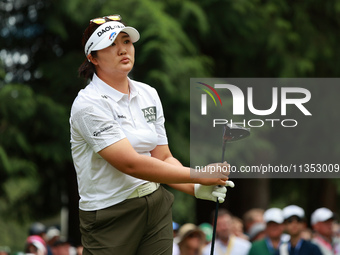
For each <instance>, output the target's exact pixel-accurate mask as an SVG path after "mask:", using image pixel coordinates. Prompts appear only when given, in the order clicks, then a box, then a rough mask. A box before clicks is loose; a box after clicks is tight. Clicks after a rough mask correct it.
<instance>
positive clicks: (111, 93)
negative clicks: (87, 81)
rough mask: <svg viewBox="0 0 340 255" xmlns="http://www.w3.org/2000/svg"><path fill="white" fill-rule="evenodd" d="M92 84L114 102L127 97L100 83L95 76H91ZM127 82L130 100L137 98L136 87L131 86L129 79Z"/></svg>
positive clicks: (102, 82)
mask: <svg viewBox="0 0 340 255" xmlns="http://www.w3.org/2000/svg"><path fill="white" fill-rule="evenodd" d="M92 82H93V84H94V86H95V87H96V88H97V90H98V91H99V92H100V93H101V94H104V95H105V96H109V97H111V98H113V100H115V101H116V102H118V101H119V100H121V99H122V98H123V97H124V96H127V94H124V93H122V92H119V91H118V90H116V89H114V88H112V87H111V86H110V85H108V84H107V83H105V82H104V81H102V80H101V79H100V78H99V77H98V76H97V75H96V74H93V77H92ZM128 82H129V88H130V98H133V97H135V96H137V94H138V90H137V88H136V86H135V85H134V84H133V81H132V80H131V79H130V78H129V77H128Z"/></svg>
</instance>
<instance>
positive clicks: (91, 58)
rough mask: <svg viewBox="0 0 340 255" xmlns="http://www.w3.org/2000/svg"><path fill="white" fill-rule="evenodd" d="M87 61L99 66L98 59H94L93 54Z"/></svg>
mask: <svg viewBox="0 0 340 255" xmlns="http://www.w3.org/2000/svg"><path fill="white" fill-rule="evenodd" d="M87 60H88V61H89V62H92V64H94V65H97V64H98V62H97V59H96V58H95V57H93V56H92V54H91V53H90V54H89V55H87Z"/></svg>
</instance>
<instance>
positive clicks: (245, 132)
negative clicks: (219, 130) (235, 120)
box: [223, 124, 250, 143]
mask: <svg viewBox="0 0 340 255" xmlns="http://www.w3.org/2000/svg"><path fill="white" fill-rule="evenodd" d="M249 135H250V128H245V127H241V126H238V125H236V124H226V125H224V130H223V142H224V143H225V142H235V141H238V140H241V139H243V138H246V137H248V136H249Z"/></svg>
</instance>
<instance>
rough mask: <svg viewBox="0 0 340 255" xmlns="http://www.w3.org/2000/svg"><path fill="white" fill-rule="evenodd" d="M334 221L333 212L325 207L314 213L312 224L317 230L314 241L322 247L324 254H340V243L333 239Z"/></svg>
mask: <svg viewBox="0 0 340 255" xmlns="http://www.w3.org/2000/svg"><path fill="white" fill-rule="evenodd" d="M333 222H334V214H333V212H332V211H331V210H329V209H327V208H325V207H322V208H319V209H317V210H315V211H314V212H313V213H312V216H311V225H312V228H313V230H314V231H315V236H314V238H313V239H312V242H313V243H315V244H316V245H317V246H318V247H319V248H320V250H321V252H322V254H323V255H333V254H340V249H339V244H338V243H335V242H334V240H333Z"/></svg>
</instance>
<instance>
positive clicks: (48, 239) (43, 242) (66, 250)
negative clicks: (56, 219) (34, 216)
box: [0, 222, 83, 255]
mask: <svg viewBox="0 0 340 255" xmlns="http://www.w3.org/2000/svg"><path fill="white" fill-rule="evenodd" d="M82 250H83V248H82V246H79V245H78V246H74V245H73V244H72V243H71V242H70V241H69V240H67V239H65V238H64V237H63V236H61V233H60V230H59V228H58V227H56V226H51V227H48V228H47V227H46V226H45V225H44V224H42V223H40V222H35V223H33V224H32V225H31V226H30V228H29V231H28V237H27V239H26V241H25V243H24V244H23V252H16V253H11V250H10V248H9V247H6V246H3V247H0V255H11V254H13V255H14V254H15V255H28V254H29V255H81V254H82Z"/></svg>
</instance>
